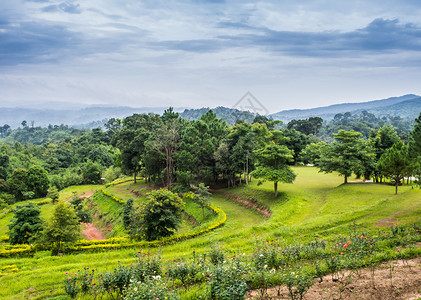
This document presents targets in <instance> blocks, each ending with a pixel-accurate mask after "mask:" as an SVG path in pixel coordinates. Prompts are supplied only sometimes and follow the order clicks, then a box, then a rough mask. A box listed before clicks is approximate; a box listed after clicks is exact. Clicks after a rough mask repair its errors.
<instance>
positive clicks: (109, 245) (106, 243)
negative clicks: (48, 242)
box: [0, 179, 227, 257]
mask: <svg viewBox="0 0 421 300" xmlns="http://www.w3.org/2000/svg"><path fill="white" fill-rule="evenodd" d="M131 180H132V179H124V180H120V181H115V182H112V183H109V184H108V185H106V187H108V186H111V185H116V184H121V183H124V182H127V181H131ZM101 192H102V193H103V194H104V195H105V196H107V197H110V198H111V199H113V200H114V201H116V202H118V203H120V204H124V203H125V202H124V201H123V200H121V199H119V198H117V197H115V196H114V195H112V194H110V193H109V192H108V191H106V190H105V188H102V189H101ZM208 207H209V208H210V209H211V210H212V211H213V213H214V214H216V215H217V216H218V217H217V219H216V220H215V222H213V223H212V224H210V225H209V226H208V227H206V228H201V227H198V228H196V230H194V231H193V232H189V233H185V234H179V235H173V236H170V237H166V238H162V239H159V240H155V241H141V242H137V241H132V240H130V239H129V238H127V237H114V238H110V239H107V240H79V241H77V242H76V244H75V245H74V246H71V247H67V248H66V249H65V252H66V253H76V252H90V251H93V252H97V251H105V250H115V249H122V248H133V247H159V246H162V245H169V244H173V243H176V242H180V241H184V240H187V239H191V238H194V237H197V236H199V235H202V234H204V233H207V232H210V231H212V230H214V229H216V228H218V227H220V226H222V225H223V224H224V223H225V222H226V220H227V215H226V214H225V212H224V211H223V210H222V209H220V208H218V207H216V206H214V205H212V204H211V205H208ZM35 248H36V247H32V246H30V245H17V246H6V247H4V248H3V249H1V250H0V257H12V256H32V255H33V253H34V252H35Z"/></svg>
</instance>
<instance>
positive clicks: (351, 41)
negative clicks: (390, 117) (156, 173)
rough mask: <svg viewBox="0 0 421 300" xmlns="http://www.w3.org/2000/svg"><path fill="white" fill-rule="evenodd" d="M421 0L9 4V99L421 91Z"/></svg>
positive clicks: (340, 98)
mask: <svg viewBox="0 0 421 300" xmlns="http://www.w3.org/2000/svg"><path fill="white" fill-rule="evenodd" d="M420 16H421V1H419V0H395V1H392V0H370V1H366V0H365V1H362V0H355V1H337V0H326V1H321V0H303V1H292V0H291V1H283V0H278V1H269V0H267V1H243V0H233V1H229V0H226V1H224V0H213V1H212V0H208V1H206V0H195V1H193V0H190V1H189V0H180V1H173V0H164V1H161V0H146V1H141V0H75V1H72V0H69V1H63V0H60V1H55V0H1V1H0V91H1V93H0V106H1V102H3V104H5V103H9V104H10V103H14V104H16V105H17V104H18V103H22V101H63V102H79V103H88V104H94V103H101V104H114V105H115V104H118V105H130V106H137V107H142V106H147V107H153V106H155V107H156V106H170V105H171V106H175V107H203V106H210V107H215V106H220V105H222V106H227V107H230V106H233V105H234V104H235V103H236V102H237V101H238V100H239V99H240V98H241V97H242V96H243V95H244V94H245V93H246V92H247V91H250V92H251V93H252V94H254V95H255V96H256V98H257V99H259V100H260V102H261V103H262V104H263V105H264V106H266V107H267V109H268V110H269V111H270V112H276V111H279V110H283V109H291V108H309V107H316V106H324V105H329V104H334V103H339V102H360V101H365V100H375V99H382V98H386V97H391V96H399V95H403V94H408V93H414V94H421V18H420Z"/></svg>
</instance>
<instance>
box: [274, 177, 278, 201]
mask: <svg viewBox="0 0 421 300" xmlns="http://www.w3.org/2000/svg"><path fill="white" fill-rule="evenodd" d="M273 187H274V188H275V197H278V182H277V181H276V182H274V183H273Z"/></svg>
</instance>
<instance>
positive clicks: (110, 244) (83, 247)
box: [66, 205, 227, 253]
mask: <svg viewBox="0 0 421 300" xmlns="http://www.w3.org/2000/svg"><path fill="white" fill-rule="evenodd" d="M209 208H210V209H211V210H212V211H213V212H214V213H215V214H216V215H217V216H218V218H217V219H216V221H215V222H214V223H212V224H210V226H208V227H206V228H203V229H200V228H198V229H197V230H195V231H193V232H189V233H185V234H179V235H173V236H170V237H166V238H162V239H159V240H155V241H141V242H136V241H132V240H130V239H129V238H126V237H116V238H111V239H107V240H91V241H88V240H80V241H78V242H77V243H76V244H75V246H73V247H69V248H67V249H66V252H68V253H75V252H88V251H89V252H90V251H93V252H100V251H105V250H115V249H122V248H133V247H159V246H163V245H169V244H174V243H176V242H180V241H184V240H187V239H191V238H194V237H197V236H199V235H202V234H204V233H207V232H210V231H212V230H214V229H216V228H218V227H220V226H222V225H223V224H224V223H225V222H226V220H227V215H226V214H225V212H224V211H223V210H222V209H220V208H218V207H216V206H213V205H209Z"/></svg>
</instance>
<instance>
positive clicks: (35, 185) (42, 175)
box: [27, 166, 50, 198]
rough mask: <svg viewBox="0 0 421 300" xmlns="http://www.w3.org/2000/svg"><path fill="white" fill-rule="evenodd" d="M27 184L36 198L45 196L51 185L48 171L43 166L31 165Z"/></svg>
mask: <svg viewBox="0 0 421 300" xmlns="http://www.w3.org/2000/svg"><path fill="white" fill-rule="evenodd" d="M27 186H28V189H29V190H30V191H32V192H34V194H35V197H36V198H41V197H45V196H46V195H47V193H48V188H49V186H50V180H49V179H48V173H47V171H45V170H44V168H43V167H41V166H32V167H30V168H29V170H28V172H27Z"/></svg>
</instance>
